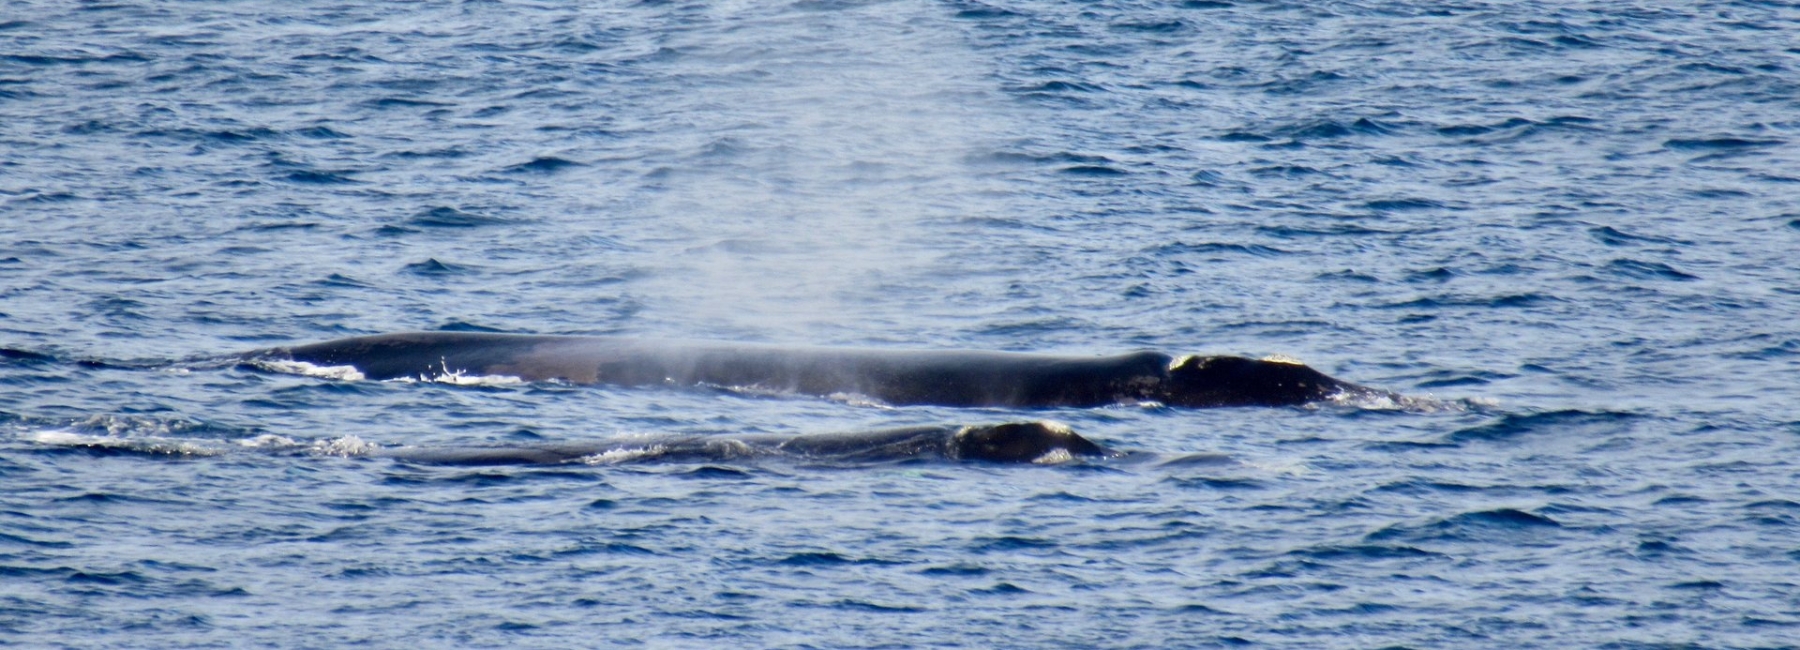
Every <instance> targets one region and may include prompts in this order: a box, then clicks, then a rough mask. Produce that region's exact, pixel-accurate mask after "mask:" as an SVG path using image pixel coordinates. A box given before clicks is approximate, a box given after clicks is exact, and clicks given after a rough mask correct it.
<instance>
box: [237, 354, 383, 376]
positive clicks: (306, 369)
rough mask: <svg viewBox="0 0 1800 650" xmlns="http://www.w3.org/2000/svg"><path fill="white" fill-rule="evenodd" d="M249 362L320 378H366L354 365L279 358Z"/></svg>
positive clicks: (254, 364) (271, 370) (272, 370)
mask: <svg viewBox="0 0 1800 650" xmlns="http://www.w3.org/2000/svg"><path fill="white" fill-rule="evenodd" d="M250 364H251V365H253V366H256V367H258V368H261V369H263V370H267V371H270V372H280V373H287V374H290V375H304V376H307V377H318V378H320V379H336V380H339V381H362V380H363V379H365V378H366V377H364V376H363V373H362V371H361V370H357V369H356V366H321V365H318V364H313V363H307V362H305V361H283V360H279V359H257V360H255V361H251V362H250Z"/></svg>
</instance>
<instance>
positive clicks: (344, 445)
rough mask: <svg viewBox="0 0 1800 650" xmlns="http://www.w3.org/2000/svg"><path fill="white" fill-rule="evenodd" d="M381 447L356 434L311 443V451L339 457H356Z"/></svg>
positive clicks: (319, 454) (316, 453)
mask: <svg viewBox="0 0 1800 650" xmlns="http://www.w3.org/2000/svg"><path fill="white" fill-rule="evenodd" d="M378 449H381V445H377V444H375V443H372V442H369V441H367V440H363V439H362V438H358V437H356V436H344V437H341V438H331V439H327V440H319V441H316V442H314V443H313V444H312V448H311V450H310V451H311V452H312V453H313V454H315V455H318V456H337V457H340V458H356V457H361V456H367V455H369V454H371V453H374V452H375V451H376V450H378Z"/></svg>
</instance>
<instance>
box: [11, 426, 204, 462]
mask: <svg viewBox="0 0 1800 650" xmlns="http://www.w3.org/2000/svg"><path fill="white" fill-rule="evenodd" d="M24 437H25V439H26V440H30V441H31V442H35V443H38V444H42V445H49V446H54V447H84V448H89V449H119V450H123V451H132V452H137V453H142V454H154V455H163V456H217V455H219V454H222V453H225V452H224V450H223V449H219V448H218V447H216V446H214V445H212V444H210V442H208V441H200V440H189V439H183V438H168V437H162V436H140V437H120V436H115V435H95V434H91V433H77V432H74V431H69V430H67V429H51V430H47V431H34V432H32V433H29V434H26V435H25V436H24Z"/></svg>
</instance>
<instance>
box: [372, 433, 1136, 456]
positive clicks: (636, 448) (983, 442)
mask: <svg viewBox="0 0 1800 650" xmlns="http://www.w3.org/2000/svg"><path fill="white" fill-rule="evenodd" d="M371 455H375V456H381V457H387V458H396V459H399V460H403V461H407V462H413V463H423V464H432V465H462V466H487V465H551V464H558V463H568V462H581V461H588V460H593V461H603V462H604V461H612V462H626V461H630V462H637V461H649V460H662V461H732V460H740V459H755V458H788V459H795V460H806V461H823V462H844V463H866V462H878V461H898V460H910V459H939V460H951V461H985V462H994V463H1047V462H1060V461H1066V460H1071V459H1074V458H1105V457H1112V456H1119V455H1122V454H1119V453H1117V452H1113V451H1111V450H1109V449H1107V448H1105V447H1102V446H1100V445H1098V444H1095V443H1094V442H1093V441H1090V440H1088V439H1087V438H1083V437H1081V436H1080V435H1078V434H1076V433H1075V432H1074V431H1071V430H1070V429H1069V428H1068V427H1065V426H1062V425H1060V424H1056V423H1052V422H1009V423H1005V424H985V425H970V426H922V427H906V428H900V429H887V430H882V431H867V432H855V433H825V434H806V435H798V436H776V435H755V436H705V435H690V436H658V437H647V438H632V439H627V440H614V441H602V442H588V443H564V444H556V445H539V446H531V447H463V448H451V449H429V448H407V447H402V448H397V449H384V450H380V451H377V452H375V453H373V454H371Z"/></svg>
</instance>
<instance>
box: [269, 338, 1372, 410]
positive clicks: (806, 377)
mask: <svg viewBox="0 0 1800 650" xmlns="http://www.w3.org/2000/svg"><path fill="white" fill-rule="evenodd" d="M248 358H249V359H252V360H283V361H300V362H305V363H310V364H314V365H317V366H333V367H341V366H350V367H354V368H355V369H356V371H357V372H358V373H360V374H361V375H362V376H363V377H365V378H368V379H377V380H385V379H403V378H426V379H430V378H435V377H441V376H445V375H468V376H510V377H518V378H519V379H522V380H525V381H553V380H554V381H566V382H570V383H575V384H609V385H617V386H657V385H676V386H720V387H726V388H747V389H756V390H764V391H772V392H782V393H792V394H799V395H816V396H829V395H837V394H848V395H861V396H866V397H870V398H873V399H877V400H881V401H883V402H886V403H888V404H893V405H927V404H929V405H940V406H1001V407H1055V406H1069V407H1093V406H1105V405H1109V404H1130V403H1141V402H1161V403H1163V404H1168V405H1171V406H1184V407H1217V406H1284V405H1297V404H1305V403H1308V402H1316V401H1321V400H1327V399H1332V398H1334V397H1338V396H1340V395H1345V394H1357V393H1374V392H1379V391H1373V390H1372V389H1368V388H1364V387H1362V386H1358V385H1356V384H1351V383H1348V382H1343V381H1339V380H1336V379H1333V378H1331V377H1328V376H1326V375H1325V374H1324V373H1321V372H1319V371H1317V370H1313V369H1312V368H1309V367H1307V366H1304V365H1301V364H1298V363H1288V362H1282V361H1272V360H1259V359H1249V358H1245V357H1234V356H1211V357H1202V356H1185V357H1180V358H1175V357H1171V356H1169V355H1166V354H1162V353H1159V352H1133V353H1128V354H1121V355H1115V356H1102V357H1077V356H1053V355H1044V354H1028V353H1019V352H983V351H948V350H882V349H856V348H829V347H790V346H776V345H758V344H741V343H721V342H704V341H657V340H645V339H631V338H616V337H598V336H534V335H520V334H489V333H471V332H416V333H406V334H382V335H377V336H361V337H355V338H347V339H338V340H335V341H326V342H323V343H314V344H311V345H300V346H294V347H285V348H273V349H269V350H262V351H258V352H254V353H251V354H250V355H249V356H248Z"/></svg>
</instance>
